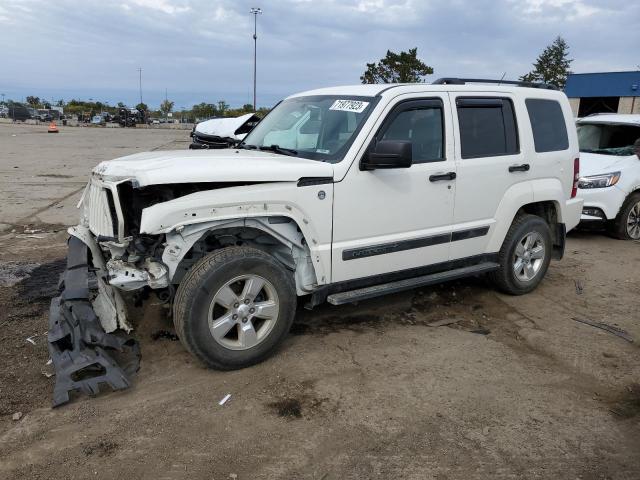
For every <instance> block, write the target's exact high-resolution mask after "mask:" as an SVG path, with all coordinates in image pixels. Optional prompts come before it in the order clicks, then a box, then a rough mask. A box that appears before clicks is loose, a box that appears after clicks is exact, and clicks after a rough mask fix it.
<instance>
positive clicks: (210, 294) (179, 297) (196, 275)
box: [173, 247, 296, 370]
mask: <svg viewBox="0 0 640 480" xmlns="http://www.w3.org/2000/svg"><path fill="white" fill-rule="evenodd" d="M295 310H296V288H295V284H294V280H293V275H292V274H291V272H290V271H289V270H287V269H286V268H285V267H284V266H283V265H282V264H281V263H280V262H279V261H278V260H276V259H275V258H273V257H272V256H270V255H269V254H267V253H265V252H263V251H261V250H258V249H255V248H250V247H229V248H223V249H220V250H217V251H215V252H213V253H211V254H209V255H207V256H206V257H204V258H203V259H201V260H200V261H199V262H198V263H196V264H195V265H194V266H193V267H192V268H191V270H189V272H188V273H187V274H186V275H185V277H184V279H183V280H182V283H181V284H180V286H179V287H178V291H177V293H176V298H175V302H174V306H173V311H174V324H175V327H176V332H177V334H178V336H179V337H180V340H181V341H182V343H183V345H184V346H185V347H186V348H187V349H188V350H189V351H190V352H191V353H193V354H194V355H195V356H196V357H198V358H199V359H200V360H202V361H203V362H204V363H205V364H206V365H207V366H209V367H211V368H216V369H219V370H232V369H238V368H243V367H247V366H249V365H253V364H255V363H258V362H260V361H262V360H264V359H265V358H267V357H268V356H269V355H271V354H272V353H273V352H274V351H275V349H276V348H277V346H278V345H279V344H280V343H281V342H282V340H283V339H284V338H285V336H286V335H287V333H288V332H289V329H290V327H291V324H292V323H293V318H294V315H295Z"/></svg>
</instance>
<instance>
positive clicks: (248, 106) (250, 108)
mask: <svg viewBox="0 0 640 480" xmlns="http://www.w3.org/2000/svg"><path fill="white" fill-rule="evenodd" d="M242 110H243V111H245V112H247V113H250V112H253V104H251V103H245V104H244V105H243V106H242Z"/></svg>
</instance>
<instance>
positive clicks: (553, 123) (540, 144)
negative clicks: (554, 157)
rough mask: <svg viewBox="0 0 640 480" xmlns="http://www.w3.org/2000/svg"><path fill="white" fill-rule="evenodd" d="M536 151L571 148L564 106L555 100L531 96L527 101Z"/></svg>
mask: <svg viewBox="0 0 640 480" xmlns="http://www.w3.org/2000/svg"><path fill="white" fill-rule="evenodd" d="M525 103H526V104H527V111H528V112H529V120H531V129H532V130H533V141H534V143H535V147H536V152H538V153H542V152H557V151H560V150H566V149H567V148H569V137H568V136H567V126H566V123H565V121H564V115H563V114H562V107H561V106H560V104H559V103H558V102H556V101H555V100H543V99H540V98H529V99H527V100H526V101H525Z"/></svg>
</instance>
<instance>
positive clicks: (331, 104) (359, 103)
mask: <svg viewBox="0 0 640 480" xmlns="http://www.w3.org/2000/svg"><path fill="white" fill-rule="evenodd" d="M378 100H379V99H378V98H376V97H361V96H349V97H347V96H333V95H317V96H311V97H296V98H290V99H288V100H284V101H282V102H281V103H279V104H278V105H277V106H276V107H275V108H274V109H273V110H272V111H271V112H269V114H268V115H267V116H266V117H265V118H264V119H263V120H262V121H261V122H260V123H258V125H257V126H256V127H255V128H254V129H253V130H252V131H251V132H250V133H249V135H247V137H246V139H245V140H244V142H242V143H241V144H240V148H249V149H251V148H257V149H262V150H272V151H274V152H276V153H281V154H283V155H296V156H298V157H302V158H309V159H313V160H321V161H326V162H333V163H335V162H339V161H341V160H342V158H343V156H344V154H345V152H346V151H347V150H348V149H349V147H350V146H351V143H352V142H353V140H354V139H355V137H356V135H357V134H358V132H359V131H360V128H361V127H362V125H363V124H364V122H365V120H366V119H367V117H368V116H369V114H370V113H371V111H372V110H373V108H374V107H375V104H376V103H377V101H378Z"/></svg>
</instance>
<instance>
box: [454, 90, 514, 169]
mask: <svg viewBox="0 0 640 480" xmlns="http://www.w3.org/2000/svg"><path fill="white" fill-rule="evenodd" d="M456 106H457V109H458V122H459V124H460V145H461V149H462V152H461V153H462V158H479V157H496V156H500V155H514V154H517V153H518V152H519V146H518V128H517V124H516V118H515V114H514V111H513V103H511V100H510V99H508V98H487V97H459V98H458V99H457V100H456Z"/></svg>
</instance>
